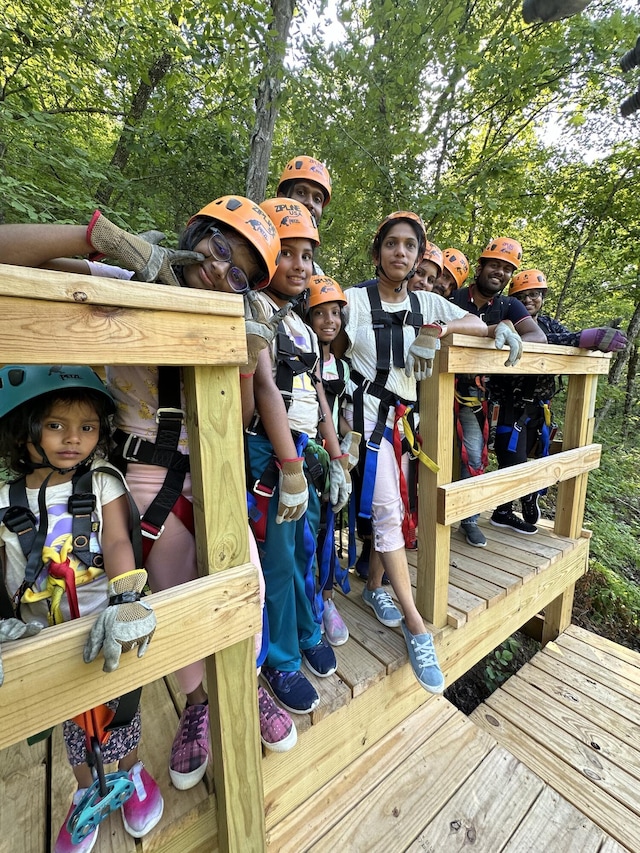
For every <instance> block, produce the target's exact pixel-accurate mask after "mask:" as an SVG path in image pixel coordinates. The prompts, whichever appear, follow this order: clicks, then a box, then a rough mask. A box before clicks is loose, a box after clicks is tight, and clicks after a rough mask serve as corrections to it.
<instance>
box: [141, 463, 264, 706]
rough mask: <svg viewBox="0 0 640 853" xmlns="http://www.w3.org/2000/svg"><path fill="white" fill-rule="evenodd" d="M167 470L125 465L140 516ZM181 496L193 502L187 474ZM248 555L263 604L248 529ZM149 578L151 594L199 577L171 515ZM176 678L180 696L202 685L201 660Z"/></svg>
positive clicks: (189, 545) (191, 546) (191, 543)
mask: <svg viewBox="0 0 640 853" xmlns="http://www.w3.org/2000/svg"><path fill="white" fill-rule="evenodd" d="M165 475H166V470H165V469H164V468H159V467H158V466H157V465H140V464H139V463H133V462H130V463H129V465H128V466H127V484H128V485H129V488H130V489H131V494H132V495H133V499H134V500H135V502H136V504H137V506H138V509H139V510H140V513H141V514H144V513H145V512H146V511H147V509H148V507H149V505H150V503H151V501H152V500H153V499H154V498H155V496H156V495H157V494H158V492H159V491H160V488H161V486H162V484H163V483H164V478H165ZM182 494H183V495H184V496H185V498H187V500H189V501H191V500H192V495H191V477H190V476H189V474H187V476H186V478H185V481H184V486H183V488H182ZM249 554H250V559H251V562H252V563H253V564H254V565H255V566H256V567H257V568H258V576H259V579H260V603H261V604H264V579H263V577H262V569H261V567H260V557H259V555H258V548H257V545H256V542H255V539H254V538H253V534H252V533H251V530H249ZM145 568H146V570H147V573H148V575H149V586H150V587H151V590H152V591H153V592H160V591H161V590H163V589H170V588H171V587H173V586H179V585H180V584H183V583H188V582H189V581H192V580H195V579H196V578H197V577H198V568H197V564H196V543H195V540H194V538H193V536H192V535H191V533H190V532H189V531H188V530H187V529H186V527H185V526H184V525H183V524H182V522H181V521H180V520H179V519H178V518H176V516H175V515H174V514H173V513H171V512H170V513H169V515H168V517H167V520H166V521H165V525H164V531H163V532H162V535H161V536H160V537H159V539H158V540H157V541H156V542H154V544H153V548H152V549H151V551H150V553H149V556H148V557H147V560H146V566H145ZM261 642H262V633H260V634H258V635H256V654H257V653H258V650H259V649H260V645H261ZM175 675H176V678H177V679H178V684H179V686H180V690H182V692H183V693H185V694H188V693H192V692H193V691H194V690H195V689H196V688H197V687H199V685H200V684H201V683H202V679H203V676H204V663H203V661H196V662H195V663H190V664H189V665H188V666H184V667H182V668H181V669H179V670H177V671H176V673H175Z"/></svg>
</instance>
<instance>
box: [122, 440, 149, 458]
mask: <svg viewBox="0 0 640 853" xmlns="http://www.w3.org/2000/svg"><path fill="white" fill-rule="evenodd" d="M143 441H144V438H142V436H140V435H135V433H130V434H129V435H128V436H127V439H126V441H125V443H124V444H123V445H122V458H123V459H126V460H127V462H137V461H138V452H139V450H140V447H141V445H142V442H143ZM132 445H135V446H134V447H133V449H132Z"/></svg>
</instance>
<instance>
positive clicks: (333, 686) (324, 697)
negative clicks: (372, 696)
mask: <svg viewBox="0 0 640 853" xmlns="http://www.w3.org/2000/svg"><path fill="white" fill-rule="evenodd" d="M303 668H304V674H305V677H306V678H308V679H309V681H310V682H311V683H312V684H313V686H314V687H315V688H316V691H317V693H318V696H319V697H320V704H319V705H318V707H317V708H316V709H315V710H314V711H312V712H311V723H312V725H316V723H318V722H320V720H324V719H326V718H327V717H330V716H331V715H332V714H334V713H335V712H336V711H337V710H339V709H340V708H344V707H345V705H348V704H349V702H350V701H351V688H350V687H349V685H348V684H345V683H344V681H342V680H341V679H340V678H338V676H337V675H330V676H329V678H318V676H317V675H314V674H313V673H312V672H310V671H309V670H308V669H307V668H306V667H304V665H303Z"/></svg>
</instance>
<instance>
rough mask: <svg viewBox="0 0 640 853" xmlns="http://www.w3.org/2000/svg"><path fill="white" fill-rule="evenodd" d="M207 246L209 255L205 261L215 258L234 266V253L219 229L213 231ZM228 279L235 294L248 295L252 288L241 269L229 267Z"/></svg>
mask: <svg viewBox="0 0 640 853" xmlns="http://www.w3.org/2000/svg"><path fill="white" fill-rule="evenodd" d="M207 245H208V247H209V254H208V255H206V256H205V260H206V259H207V258H215V259H216V261H221V262H222V263H225V264H233V251H232V249H231V246H230V245H229V241H228V240H227V238H226V237H225V236H224V234H223V233H222V232H221V231H219V230H218V229H217V228H212V229H211V237H209V241H208V243H207ZM226 279H227V283H228V285H229V287H230V288H231V290H233V292H234V293H246V292H247V291H248V290H249V288H250V284H249V279H248V278H247V276H246V273H245V272H244V270H241V269H240V267H234V266H229V270H228V271H227V275H226Z"/></svg>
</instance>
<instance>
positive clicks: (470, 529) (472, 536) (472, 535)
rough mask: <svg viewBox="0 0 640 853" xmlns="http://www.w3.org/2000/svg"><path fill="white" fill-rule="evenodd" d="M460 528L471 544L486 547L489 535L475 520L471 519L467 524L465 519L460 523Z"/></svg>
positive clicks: (476, 546) (475, 546)
mask: <svg viewBox="0 0 640 853" xmlns="http://www.w3.org/2000/svg"><path fill="white" fill-rule="evenodd" d="M460 530H461V531H462V532H463V533H464V537H465V539H466V540H467V543H468V544H469V545H473V547H474V548H484V547H485V546H486V544H487V537H486V536H485V535H484V533H483V532H482V530H480V528H479V527H478V525H477V524H476V522H475V521H470V522H468V523H466V524H465V522H464V521H463V522H462V524H461V525H460Z"/></svg>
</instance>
